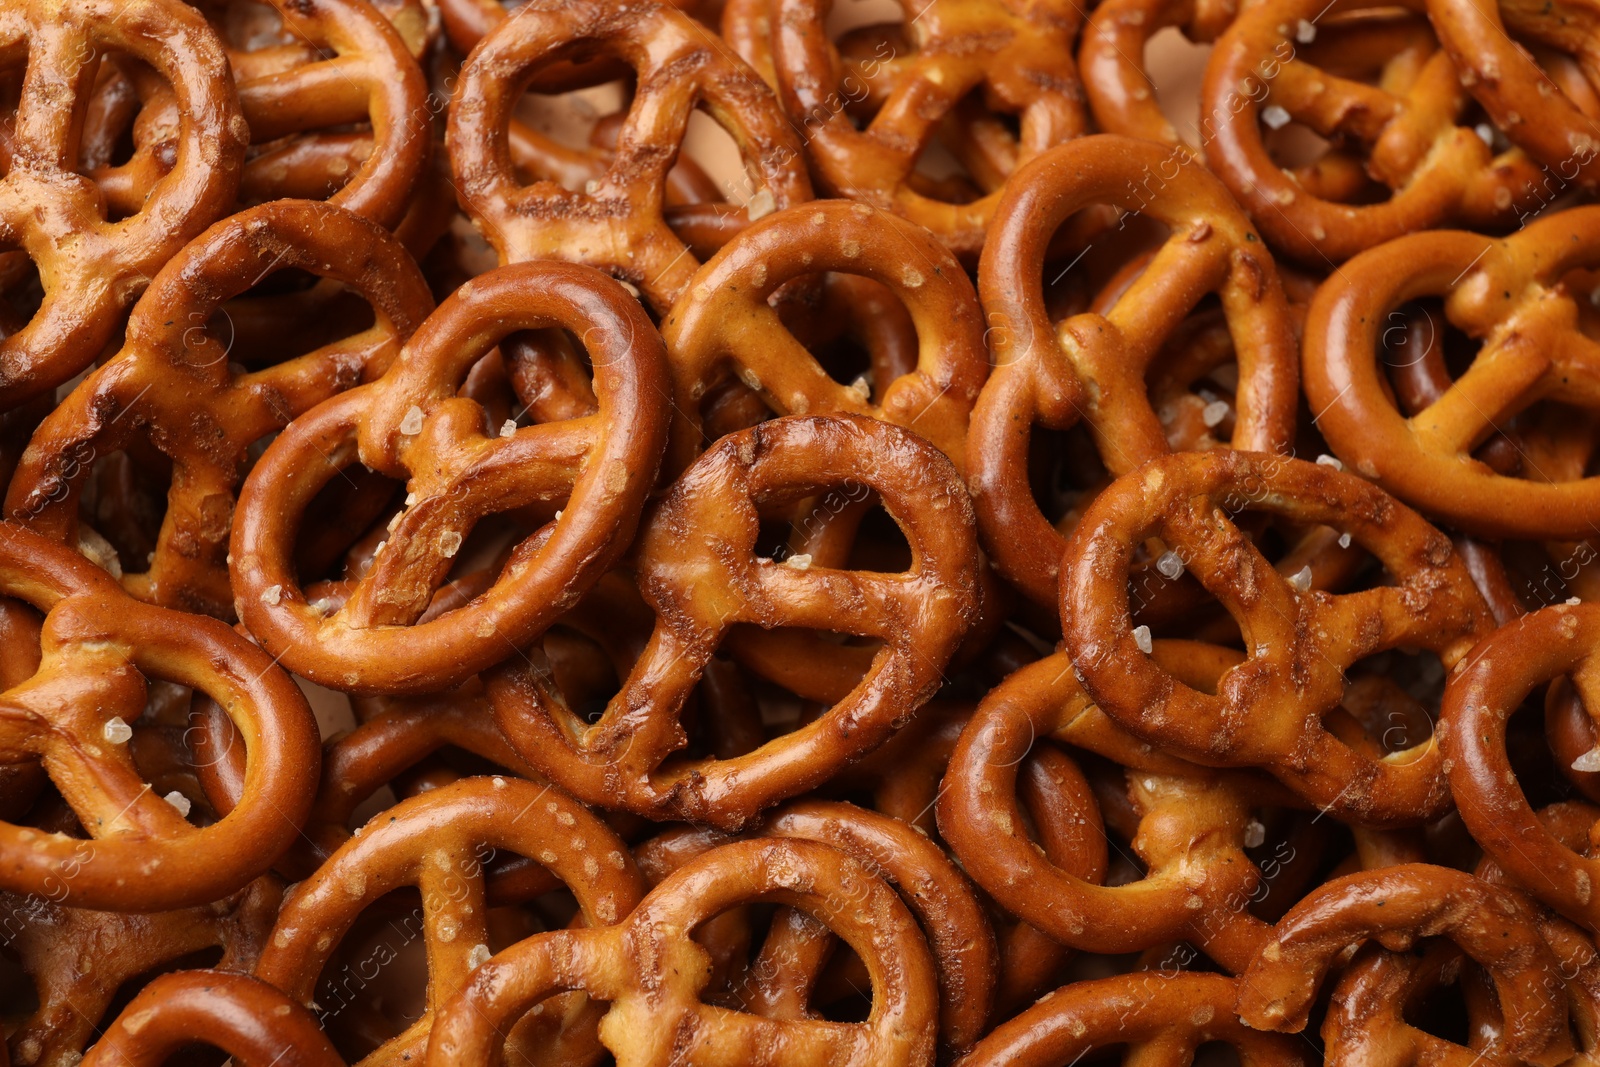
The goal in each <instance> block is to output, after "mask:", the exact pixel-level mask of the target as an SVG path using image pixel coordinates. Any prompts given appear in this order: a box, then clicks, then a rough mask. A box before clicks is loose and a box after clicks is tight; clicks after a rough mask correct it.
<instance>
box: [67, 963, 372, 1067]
mask: <svg viewBox="0 0 1600 1067" xmlns="http://www.w3.org/2000/svg"><path fill="white" fill-rule="evenodd" d="M197 1044H203V1045H211V1046H213V1047H215V1048H219V1049H221V1050H222V1051H223V1052H226V1053H227V1054H228V1055H229V1056H231V1057H232V1061H233V1062H234V1063H237V1064H239V1065H240V1067H343V1064H344V1061H343V1060H342V1059H340V1058H339V1054H338V1053H337V1052H336V1051H334V1047H333V1045H332V1044H331V1043H329V1041H328V1038H327V1035H325V1034H324V1033H323V1032H322V1028H321V1027H319V1026H318V1025H317V1022H316V1020H315V1019H314V1018H312V1016H311V1013H310V1012H308V1011H306V1010H305V1009H304V1008H302V1007H301V1006H300V1005H298V1004H296V1003H295V1002H294V1001H292V1000H290V999H289V998H288V997H286V996H284V995H283V994H282V993H280V992H279V991H278V990H276V989H274V988H273V987H272V986H270V985H268V984H267V983H265V982H263V981H260V980H259V979H256V978H251V977H249V976H248V975H243V974H229V973H227V972H225V971H179V972H177V973H175V974H164V975H161V976H160V977H159V978H156V979H154V980H152V981H151V982H150V983H149V984H148V985H146V986H145V987H144V988H143V989H142V990H140V991H139V995H138V996H137V997H134V998H133V1000H132V1002H131V1003H129V1004H128V1006H127V1007H126V1008H124V1009H123V1010H122V1014H121V1015H118V1016H117V1018H116V1021H115V1022H113V1023H112V1024H111V1025H110V1026H109V1027H108V1028H107V1029H106V1032H105V1035H104V1036H103V1037H101V1038H100V1040H99V1041H97V1042H96V1043H95V1045H94V1047H93V1048H91V1049H90V1050H89V1054H88V1055H86V1056H85V1057H84V1058H83V1062H84V1063H85V1064H88V1065H89V1067H159V1065H160V1064H163V1063H166V1062H168V1058H169V1057H172V1056H173V1055H174V1054H176V1053H178V1052H179V1051H180V1050H182V1049H185V1048H188V1047H192V1046H194V1045H197Z"/></svg>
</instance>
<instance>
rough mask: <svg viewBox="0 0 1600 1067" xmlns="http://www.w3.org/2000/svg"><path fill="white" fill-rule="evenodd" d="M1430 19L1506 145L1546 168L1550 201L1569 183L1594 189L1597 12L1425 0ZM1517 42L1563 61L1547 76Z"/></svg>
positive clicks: (1598, 107)
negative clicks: (1544, 50) (1513, 145)
mask: <svg viewBox="0 0 1600 1067" xmlns="http://www.w3.org/2000/svg"><path fill="white" fill-rule="evenodd" d="M1428 14H1429V16H1430V17H1431V18H1432V20H1433V24H1434V26H1435V27H1436V28H1437V29H1438V32H1439V43H1440V44H1441V45H1443V46H1444V49H1445V51H1446V52H1448V53H1449V54H1450V58H1451V59H1452V60H1453V61H1454V62H1455V65H1456V67H1457V68H1458V69H1459V70H1460V71H1461V84H1462V85H1464V86H1466V87H1467V89H1468V91H1469V92H1471V93H1472V95H1473V97H1474V98H1475V99H1476V100H1477V101H1478V103H1480V104H1482V105H1483V109H1484V110H1485V111H1487V112H1488V113H1489V117H1490V118H1491V119H1493V120H1494V123H1495V125H1496V126H1498V127H1500V129H1502V130H1504V131H1505V132H1506V136H1507V137H1508V138H1510V140H1512V141H1513V142H1515V143H1516V144H1518V145H1520V146H1522V147H1523V148H1524V149H1526V150H1527V152H1528V154H1529V155H1531V156H1533V158H1534V159H1536V160H1538V161H1539V162H1540V163H1542V164H1544V166H1545V168H1546V169H1545V175H1546V180H1545V183H1544V184H1545V187H1546V189H1547V190H1548V195H1550V198H1551V199H1553V198H1554V195H1555V194H1559V193H1560V192H1561V191H1564V190H1565V189H1567V188H1571V187H1573V186H1581V187H1583V188H1585V189H1593V188H1594V186H1595V184H1596V182H1597V181H1600V95H1597V85H1600V63H1597V60H1600V56H1597V55H1596V52H1595V47H1594V39H1595V34H1596V32H1597V31H1600V20H1597V17H1596V12H1595V9H1594V8H1593V7H1592V6H1589V5H1586V4H1582V3H1572V2H1570V0H1568V2H1563V3H1556V4H1533V3H1528V2H1527V0H1512V2H1509V3H1504V4H1502V3H1499V2H1497V0H1431V2H1430V3H1429V4H1428ZM1513 34H1514V35H1515V37H1513V36H1512V35H1513ZM1522 40H1527V41H1532V42H1534V43H1535V44H1536V45H1538V46H1542V47H1544V48H1548V49H1552V50H1554V51H1555V53H1556V55H1557V56H1560V57H1561V59H1562V60H1565V62H1563V63H1559V64H1552V66H1553V67H1554V68H1555V69H1553V70H1551V71H1549V72H1547V71H1546V70H1545V69H1544V68H1543V67H1541V65H1540V64H1539V63H1537V62H1535V61H1534V58H1533V56H1532V55H1530V54H1529V52H1528V50H1527V48H1526V47H1525V46H1523V45H1522V44H1521V43H1520V41H1522ZM1568 57H1570V58H1568ZM1562 67H1565V68H1566V70H1562V69H1561V68H1562ZM1551 179H1553V181H1551Z"/></svg>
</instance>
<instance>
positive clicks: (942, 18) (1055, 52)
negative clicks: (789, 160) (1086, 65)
mask: <svg viewBox="0 0 1600 1067" xmlns="http://www.w3.org/2000/svg"><path fill="white" fill-rule="evenodd" d="M900 7H901V9H902V11H904V13H905V18H906V21H905V23H904V26H905V33H906V34H907V36H908V38H909V43H910V44H911V45H912V47H913V48H914V49H915V53H914V55H912V56H910V57H905V58H903V59H901V60H900V63H899V65H900V67H901V70H900V71H899V72H898V74H897V76H896V78H895V79H894V80H895V84H894V86H893V88H892V89H891V90H890V93H889V97H888V99H887V100H885V101H884V103H883V105H882V107H880V108H879V109H878V111H877V114H876V116H875V117H873V119H872V121H871V122H870V124H868V125H867V126H866V128H865V129H862V130H857V129H856V128H855V126H854V124H853V123H852V122H851V120H850V117H849V116H848V115H847V114H846V112H845V106H844V98H842V97H841V96H840V93H839V91H838V90H839V89H840V83H839V74H840V73H841V66H842V63H841V60H840V56H839V52H838V49H837V47H836V46H835V45H834V44H833V43H832V42H831V41H830V40H829V38H828V34H827V32H826V28H825V22H826V20H827V17H828V13H829V11H831V10H832V8H833V3H832V0H773V3H772V5H771V16H772V17H771V22H770V25H771V30H772V40H771V46H772V60H773V67H774V73H775V75H776V78H777V85H778V93H779V96H780V97H781V98H782V100H783V105H784V107H785V108H786V109H787V111H788V113H789V117H790V118H791V119H792V120H793V121H794V122H795V123H796V124H797V125H799V126H800V127H802V129H803V132H804V138H805V143H806V147H807V150H808V153H809V155H810V158H811V161H812V165H813V166H814V167H815V169H816V172H817V175H818V177H819V178H820V179H821V184H822V186H823V188H824V189H825V190H826V191H827V192H828V193H829V195H832V196H845V197H849V198H850V199H852V200H860V201H862V202H864V203H867V204H871V205H872V206H873V207H876V208H879V209H881V210H884V211H892V212H894V213H896V214H899V215H903V216H904V217H905V218H907V219H909V220H910V221H912V222H914V223H916V224H917V225H919V226H922V227H924V228H926V229H928V230H930V231H931V232H932V233H933V234H934V235H935V236H936V237H938V238H939V240H941V241H943V242H944V243H945V244H946V245H947V246H948V247H949V248H950V250H951V251H953V252H955V253H956V254H957V255H959V256H964V257H975V256H976V255H977V254H978V252H979V250H980V249H981V248H982V247H983V235H984V231H985V230H986V229H987V227H988V224H989V219H990V217H991V216H992V215H993V213H994V209H995V205H996V203H997V201H998V200H999V196H998V193H997V192H990V193H989V194H988V195H986V196H983V197H980V198H979V199H977V200H975V201H973V202H972V203H966V204H959V203H946V202H941V201H939V200H937V199H934V198H932V197H929V196H926V195H924V194H923V193H920V192H918V191H917V190H916V189H915V188H914V187H913V182H912V174H913V172H914V170H915V168H916V164H917V158H918V157H919V156H920V155H921V154H922V150H923V149H924V148H925V147H926V146H927V144H928V143H929V141H930V140H931V139H932V137H933V135H934V133H935V131H936V130H937V129H938V128H939V124H940V122H941V120H943V119H944V117H945V116H946V115H947V114H949V113H950V112H951V111H952V110H954V109H955V108H956V106H957V104H958V103H959V102H960V101H961V100H962V98H964V97H966V96H967V95H968V94H969V93H971V92H973V91H974V90H977V89H979V88H981V89H982V90H983V93H984V100H985V103H986V104H987V106H988V107H990V108H991V109H993V110H997V111H1001V112H1004V113H1007V114H1011V115H1016V116H1017V117H1018V121H1019V122H1020V126H1021V132H1020V134H1019V135H1018V136H1017V138H1016V146H1015V149H1014V151H1015V155H1016V164H1014V165H1020V164H1021V163H1026V162H1027V161H1028V160H1029V159H1030V158H1032V157H1033V156H1035V155H1037V154H1039V153H1040V152H1043V151H1044V150H1045V149H1047V148H1049V147H1051V146H1052V145H1055V144H1058V143H1060V142H1062V141H1066V140H1069V139H1070V138H1073V137H1076V136H1078V135H1080V134H1082V133H1083V132H1084V129H1085V118H1086V116H1085V114H1084V107H1083V89H1082V86H1081V85H1080V84H1079V82H1078V78H1077V71H1076V69H1075V67H1074V65H1073V61H1072V36H1073V34H1074V33H1075V32H1076V31H1077V28H1078V25H1079V20H1080V19H1081V17H1082V16H1081V14H1080V13H1079V9H1078V8H1076V7H1074V6H1072V5H1071V4H1066V3H1060V2H1057V0H1048V2H1045V3H1037V4H1027V5H1025V4H1019V3H1013V2H1008V0H942V2H939V3H930V4H925V5H922V6H921V7H920V9H919V8H918V7H917V6H915V5H912V4H909V3H902V4H901V5H900ZM844 88H845V91H846V93H848V94H849V95H850V96H852V97H853V96H855V95H856V92H857V90H853V89H851V88H850V87H849V86H848V85H846V86H845V87H844Z"/></svg>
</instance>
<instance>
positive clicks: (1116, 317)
mask: <svg viewBox="0 0 1600 1067" xmlns="http://www.w3.org/2000/svg"><path fill="white" fill-rule="evenodd" d="M1152 179H1153V181H1152ZM1152 190H1153V196H1147V195H1146V192H1147V191H1152ZM1096 203H1110V204H1114V205H1116V206H1117V207H1119V208H1121V209H1123V210H1124V211H1129V212H1142V213H1148V214H1149V215H1151V216H1152V217H1153V218H1155V219H1156V220H1158V221H1160V222H1162V223H1164V224H1166V225H1167V226H1169V227H1170V228H1171V230H1172V236H1171V237H1169V238H1168V239H1167V241H1166V243H1165V244H1164V245H1162V246H1161V248H1160V250H1159V251H1158V252H1157V253H1156V254H1155V256H1154V258H1152V259H1151V261H1150V262H1149V264H1148V265H1147V266H1146V267H1145V268H1144V270H1143V271H1142V272H1141V273H1139V274H1138V276H1137V277H1136V278H1134V279H1133V280H1132V282H1131V283H1130V284H1129V285H1128V287H1127V289H1126V290H1125V291H1124V292H1123V293H1122V294H1121V295H1120V296H1119V297H1118V298H1117V299H1116V300H1115V301H1114V303H1112V305H1111V306H1110V307H1109V308H1107V309H1105V310H1104V311H1103V312H1085V313H1083V314H1080V315H1074V316H1072V317H1070V318H1067V319H1065V320H1064V321H1062V322H1061V323H1060V324H1059V325H1057V324H1055V323H1052V321H1051V317H1050V313H1049V310H1048V308H1047V306H1046V303H1045V296H1044V290H1043V281H1042V279H1043V275H1044V272H1045V271H1044V267H1045V256H1046V250H1047V247H1048V244H1049V242H1050V239H1051V237H1052V235H1054V233H1055V231H1056V230H1057V228H1058V227H1059V226H1060V225H1061V224H1062V223H1063V222H1065V221H1066V220H1067V218H1068V217H1069V216H1071V215H1072V214H1073V213H1074V212H1076V211H1078V210H1080V209H1082V208H1084V207H1086V206H1088V205H1090V204H1096ZM978 284H979V293H980V295H981V297H982V299H983V307H984V314H985V316H986V321H987V324H988V326H989V332H988V341H989V345H990V349H991V354H992V357H993V360H994V363H995V371H994V373H993V375H992V376H991V377H990V379H989V382H988V384H986V385H985V387H984V390H983V393H982V394H981V395H980V397H979V398H978V404H977V407H976V408H975V409H974V411H973V415H972V428H971V431H970V432H969V434H968V438H967V474H968V482H969V484H970V486H971V488H972V493H973V501H974V506H975V508H976V510H977V513H978V518H979V523H980V525H981V529H982V531H983V534H984V543H985V546H986V547H987V548H988V550H989V551H990V552H991V553H992V554H993V556H994V559H995V564H996V566H997V567H998V568H999V570H1000V572H1001V573H1002V574H1004V575H1005V576H1006V578H1008V579H1009V580H1010V581H1011V582H1013V583H1014V584H1016V585H1017V586H1018V587H1019V588H1020V589H1022V590H1023V591H1024V592H1025V593H1026V594H1027V595H1028V596H1029V597H1030V598H1031V599H1033V600H1034V601H1036V602H1037V603H1040V604H1050V603H1053V602H1054V599H1055V596H1056V577H1057V574H1058V572H1059V569H1060V566H1061V553H1062V549H1063V548H1064V546H1065V543H1066V542H1065V539H1064V538H1063V537H1062V535H1061V534H1060V533H1058V532H1057V531H1056V530H1055V529H1054V528H1053V527H1052V526H1051V524H1050V521H1049V520H1048V519H1046V518H1045V516H1044V515H1043V514H1042V513H1041V512H1040V510H1039V505H1038V503H1037V502H1036V501H1035V499H1034V496H1033V492H1032V489H1031V487H1030V484H1029V478H1028V446H1029V440H1030V438H1031V436H1032V424H1033V422H1034V421H1036V420H1037V421H1038V422H1041V423H1043V424H1044V425H1046V426H1049V427H1051V428H1053V429H1058V430H1065V429H1069V428H1071V427H1072V426H1073V425H1075V424H1076V423H1077V422H1078V421H1079V420H1080V419H1081V420H1083V421H1084V422H1086V423H1087V425H1088V428H1089V430H1090V431H1091V433H1092V434H1093V435H1094V439H1095V444H1096V446H1097V448H1098V450H1099V453H1100V456H1101V459H1102V461H1103V462H1104V463H1105V466H1106V467H1107V469H1108V470H1110V471H1111V472H1112V474H1114V475H1120V474H1125V473H1127V472H1128V471H1130V470H1132V469H1134V468H1135V467H1137V466H1138V465H1139V464H1141V463H1143V462H1145V461H1146V460H1149V459H1151V458H1153V457H1155V456H1159V455H1162V454H1164V453H1166V452H1167V451H1168V449H1169V445H1168V441H1167V431H1166V429H1165V428H1164V426H1163V425H1162V421H1161V418H1160V417H1159V416H1158V414H1157V412H1156V410H1155V409H1154V407H1153V406H1152V404H1151V401H1150V398H1149V387H1148V386H1147V384H1146V375H1147V373H1148V372H1149V370H1150V368H1151V365H1152V363H1153V362H1154V361H1155V360H1156V358H1157V356H1158V354H1159V353H1160V351H1161V348H1162V346H1163V345H1164V344H1165V343H1166V342H1167V341H1168V339H1169V338H1171V337H1172V336H1173V334H1174V333H1175V332H1176V331H1178V330H1179V328H1180V324H1181V323H1182V322H1183V321H1184V320H1185V319H1186V318H1187V317H1188V316H1189V314H1190V312H1191V311H1192V310H1193V308H1194V307H1195V305H1196V304H1197V303H1199V302H1200V300H1202V299H1203V298H1204V297H1205V296H1207V295H1208V294H1210V293H1216V294H1217V295H1218V296H1219V297H1220V298H1221V302H1222V309H1223V314H1224V316H1225V318H1226V324H1227V330H1228V333H1229V334H1231V336H1232V339H1233V346H1234V351H1235V353H1236V358H1237V360H1238V364H1239V387H1238V393H1237V396H1236V398H1235V405H1236V408H1237V417H1236V421H1235V424H1234V430H1233V437H1232V442H1231V443H1232V445H1233V446H1234V447H1236V448H1244V449H1251V450H1255V451H1262V452H1276V451H1281V450H1283V449H1284V448H1286V447H1287V446H1288V444H1289V442H1290V439H1291V437H1292V436H1293V432H1294V415H1295V410H1294V409H1295V403H1296V379H1295V369H1296V368H1295V355H1294V353H1295V336H1294V331H1293V324H1292V322H1291V320H1290V318H1289V309H1288V305H1287V303H1286V302H1285V300H1284V296H1283V289H1282V286H1281V285H1280V284H1279V281H1278V275H1277V270H1276V268H1275V267H1274V266H1273V263H1272V256H1271V255H1270V254H1269V253H1268V252H1267V250H1266V247H1265V246H1264V245H1263V244H1262V242H1261V239H1260V237H1258V236H1257V235H1256V232H1255V230H1254V229H1253V228H1252V227H1251V225H1250V222H1249V220H1248V219H1246V218H1245V216H1244V214H1243V213H1242V212H1241V211H1240V210H1239V209H1238V207H1237V206H1235V205H1234V203H1233V202H1232V200H1231V199H1230V198H1229V196H1228V193H1227V190H1226V189H1224V188H1223V187H1222V186H1221V184H1220V183H1219V182H1217V181H1216V180H1215V179H1214V178H1212V177H1211V176H1210V175H1209V174H1207V173H1206V172H1205V171H1204V170H1203V169H1202V168H1200V167H1199V166H1197V165H1194V164H1192V163H1191V162H1190V161H1189V159H1188V157H1186V156H1185V155H1183V154H1181V153H1176V152H1174V151H1172V150H1170V149H1164V148H1162V147H1160V146H1158V145H1155V144H1149V143H1146V142H1142V141H1135V140H1132V139H1130V138H1125V137H1114V136H1109V135H1108V136H1096V137H1085V138H1081V139H1079V140H1077V141H1074V142H1072V143H1070V144H1065V145H1062V146H1060V147H1058V148H1054V149H1051V150H1050V151H1049V152H1048V153H1046V154H1045V155H1043V156H1041V157H1039V158H1038V159H1036V160H1035V161H1034V162H1032V163H1030V164H1028V165H1027V166H1026V167H1024V168H1023V169H1022V170H1021V171H1019V172H1018V174H1017V179H1016V181H1015V182H1014V183H1013V184H1012V185H1011V186H1009V187H1008V190H1007V192H1006V195H1005V197H1004V198H1003V199H1002V200H1001V202H1000V205H999V207H998V208H997V209H996V212H995V221H994V224H993V227H992V233H991V235H990V238H989V243H988V245H987V247H986V248H985V250H984V255H983V259H982V261H981V262H980V265H979V275H978ZM1197 399H1198V398H1197Z"/></svg>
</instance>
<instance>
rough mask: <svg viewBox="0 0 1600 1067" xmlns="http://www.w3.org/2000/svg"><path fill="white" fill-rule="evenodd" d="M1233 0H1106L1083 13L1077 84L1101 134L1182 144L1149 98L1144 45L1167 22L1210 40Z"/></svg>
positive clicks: (1233, 7) (1226, 20)
mask: <svg viewBox="0 0 1600 1067" xmlns="http://www.w3.org/2000/svg"><path fill="white" fill-rule="evenodd" d="M1238 10H1239V4H1238V0H1106V3H1103V4H1100V5H1099V6H1097V7H1096V8H1095V9H1094V10H1093V12H1091V13H1090V15H1089V22H1088V25H1086V26H1085V27H1084V29H1083V43H1082V44H1080V45H1079V46H1078V65H1079V67H1080V68H1081V71H1082V74H1083V88H1084V91H1085V92H1086V93H1087V94H1088V97H1089V106H1090V108H1091V109H1093V111H1094V119H1095V123H1096V124H1097V125H1098V126H1099V127H1100V129H1102V130H1104V131H1105V132H1106V133H1115V134H1121V135H1123V136H1125V137H1137V138H1139V139H1141V140H1145V141H1155V142H1157V143H1159V144H1164V145H1167V146H1169V147H1172V148H1176V147H1179V146H1181V145H1183V143H1184V142H1183V140H1182V138H1180V137H1179V135H1178V131H1177V130H1175V129H1173V127H1172V122H1171V121H1170V120H1169V119H1168V118H1167V117H1166V115H1165V114H1164V113H1163V112H1162V110H1161V105H1160V104H1159V103H1158V102H1157V101H1156V98H1155V85H1154V83H1153V82H1152V81H1151V79H1150V75H1149V74H1148V73H1147V72H1146V71H1145V63H1144V57H1145V46H1146V45H1148V44H1149V43H1150V38H1151V37H1153V36H1155V34H1156V33H1157V32H1158V31H1160V30H1162V29H1165V28H1166V27H1168V26H1175V27H1177V28H1178V29H1180V30H1181V31H1182V32H1183V35H1184V36H1185V37H1186V38H1188V39H1189V40H1191V41H1194V42H1197V43H1210V42H1212V41H1215V40H1216V39H1217V36H1218V35H1219V34H1221V33H1222V31H1224V30H1226V29H1227V28H1228V25H1229V24H1230V23H1232V22H1233V18H1234V16H1235V15H1236V14H1238Z"/></svg>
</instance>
